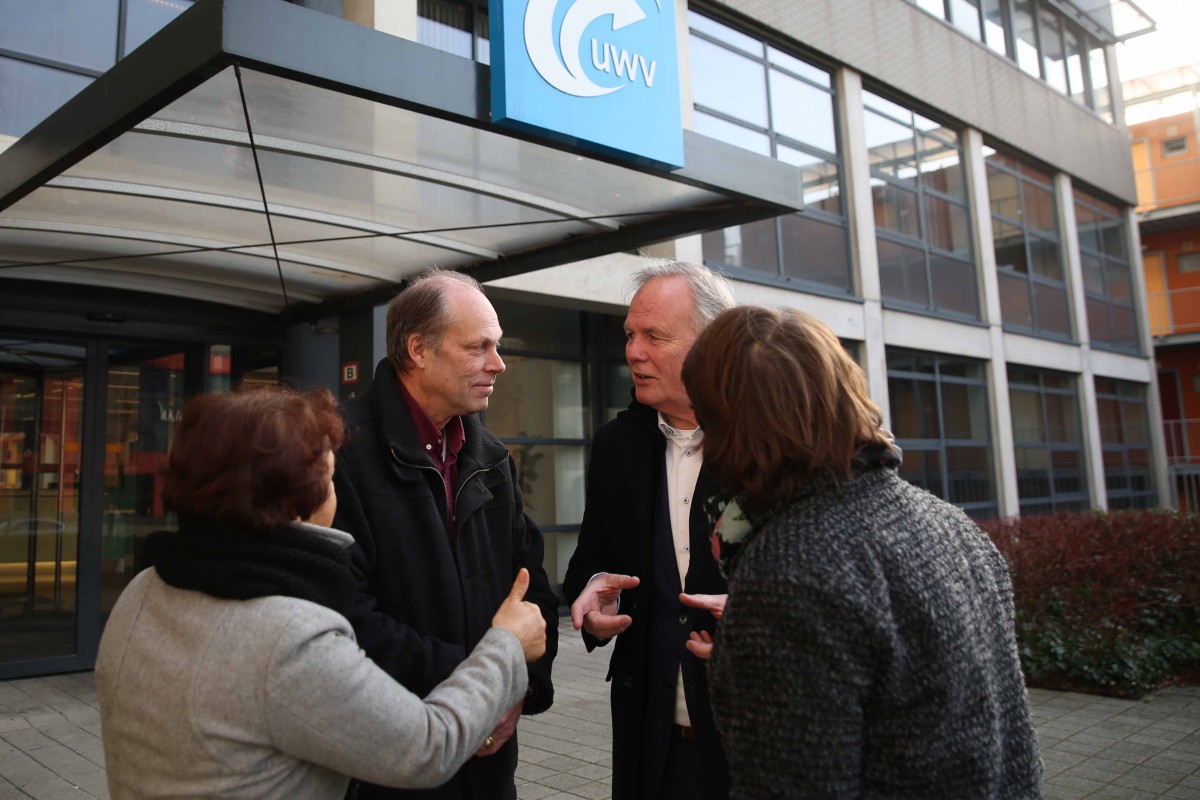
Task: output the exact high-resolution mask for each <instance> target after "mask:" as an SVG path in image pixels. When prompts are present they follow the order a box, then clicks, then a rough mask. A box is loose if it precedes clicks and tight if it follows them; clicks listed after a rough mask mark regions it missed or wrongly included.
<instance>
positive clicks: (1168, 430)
mask: <svg viewBox="0 0 1200 800" xmlns="http://www.w3.org/2000/svg"><path fill="white" fill-rule="evenodd" d="M1163 434H1164V436H1165V437H1166V445H1167V463H1168V464H1171V465H1176V464H1197V465H1200V419H1168V420H1164V421H1163Z"/></svg>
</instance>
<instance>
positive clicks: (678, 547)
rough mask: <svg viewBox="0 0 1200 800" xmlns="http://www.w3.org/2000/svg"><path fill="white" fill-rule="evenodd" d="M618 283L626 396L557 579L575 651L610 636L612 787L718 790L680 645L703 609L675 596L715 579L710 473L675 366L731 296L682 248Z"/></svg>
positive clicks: (622, 798)
mask: <svg viewBox="0 0 1200 800" xmlns="http://www.w3.org/2000/svg"><path fill="white" fill-rule="evenodd" d="M632 284H633V287H634V289H635V294H634V296H633V300H632V301H631V302H630V304H629V312H628V315H627V316H626V319H625V335H626V338H627V343H626V345H625V358H626V360H627V361H628V362H629V370H630V374H631V377H632V378H633V383H634V400H633V402H632V403H631V404H630V406H629V408H628V409H627V410H626V411H623V412H621V413H620V414H618V415H617V418H616V419H614V420H612V421H611V422H609V423H607V424H605V425H604V426H602V427H601V428H600V429H599V430H598V431H597V432H596V436H595V439H594V440H593V442H592V454H591V462H590V465H589V468H588V490H587V506H586V509H585V511H584V517H583V524H582V526H581V528H580V532H579V543H578V546H577V547H576V550H575V554H574V555H573V556H572V558H571V563H570V566H569V567H568V569H567V575H566V579H565V580H564V581H563V592H564V593H565V594H566V597H567V601H568V602H570V603H571V604H572V605H571V616H572V620H573V623H574V625H575V627H576V629H582V631H583V637H584V642H585V644H586V646H587V648H588V650H589V651H590V650H592V649H593V648H595V647H597V646H603V645H605V644H607V643H608V642H609V641H611V640H612V639H614V638H615V639H616V646H615V648H614V652H613V656H612V660H611V663H610V668H609V679H610V680H611V682H612V711H613V795H612V796H613V800H676V798H678V799H679V800H683V799H684V798H687V799H688V800H692V799H694V798H703V799H704V800H709V799H710V798H711V799H712V800H723V799H724V798H727V797H728V794H729V771H728V768H727V766H726V763H725V758H724V755H723V754H722V752H721V747H720V741H719V739H718V737H717V733H716V729H715V728H714V726H713V723H712V713H711V709H710V707H709V701H708V683H707V676H706V672H705V664H704V662H703V661H701V660H700V659H698V658H696V657H695V656H693V655H691V654H690V653H689V652H688V650H687V648H686V643H687V641H688V639H689V636H690V634H691V633H692V632H701V631H705V632H711V630H712V629H713V627H714V625H715V620H714V619H713V617H712V615H711V614H709V613H708V612H707V611H703V610H700V609H697V608H689V607H687V606H684V605H683V603H682V602H681V601H680V599H679V595H680V593H681V592H687V593H688V594H722V593H724V592H725V581H724V579H723V578H722V577H721V575H720V571H719V569H718V567H717V564H716V562H715V561H714V560H713V558H712V557H711V555H710V548H709V536H710V534H711V533H712V531H711V527H710V524H709V521H708V518H707V516H706V515H705V513H704V510H703V504H704V503H703V501H704V500H705V499H706V497H707V496H708V495H710V494H712V493H714V492H715V491H716V488H717V487H716V486H715V484H714V482H713V480H712V478H711V477H710V476H709V475H708V473H707V472H706V470H705V469H704V467H703V440H704V432H703V431H702V430H701V429H700V426H699V424H698V423H697V421H696V418H695V416H694V414H693V413H692V408H691V402H690V401H689V400H688V396H687V392H686V391H684V388H683V381H682V378H681V376H680V372H681V370H682V367H683V360H684V358H685V357H686V356H687V354H688V352H689V350H691V346H692V343H693V342H694V341H695V339H696V337H697V336H698V335H699V333H700V331H702V330H703V329H704V327H705V326H706V325H707V324H708V323H709V322H710V321H711V320H712V319H714V318H715V317H716V316H717V315H718V314H720V313H721V312H722V311H724V310H725V309H727V308H729V307H731V306H733V305H734V300H733V295H732V293H731V292H730V289H729V285H728V281H727V280H726V279H725V278H723V277H722V276H720V275H718V274H717V273H715V272H713V271H712V270H709V269H707V268H705V267H702V266H697V265H695V264H687V263H683V262H675V261H668V262H652V263H650V264H649V265H647V266H646V267H644V268H643V269H641V270H639V271H638V272H637V273H636V274H635V275H634V276H633V278H632ZM692 554H696V556H697V557H696V558H694V559H693V558H692Z"/></svg>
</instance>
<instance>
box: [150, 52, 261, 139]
mask: <svg viewBox="0 0 1200 800" xmlns="http://www.w3.org/2000/svg"><path fill="white" fill-rule="evenodd" d="M152 118H153V119H158V120H163V121H165V122H180V123H187V124H190V125H200V126H204V127H211V128H220V129H222V130H228V131H238V132H239V133H242V134H245V133H246V115H245V113H244V112H243V111H242V99H241V94H240V92H238V84H237V75H236V73H235V72H234V70H233V67H226V68H225V69H223V70H222V71H221V72H218V73H217V74H216V75H214V76H213V77H211V78H209V79H208V80H206V81H205V82H204V83H202V84H200V85H199V86H197V87H196V88H194V89H192V90H191V91H190V92H188V93H187V94H185V95H183V96H182V97H180V98H179V99H178V100H176V101H175V102H173V103H171V104H170V105H168V106H166V107H165V108H162V109H160V110H159V111H157V112H155V113H154V114H153V116H152Z"/></svg>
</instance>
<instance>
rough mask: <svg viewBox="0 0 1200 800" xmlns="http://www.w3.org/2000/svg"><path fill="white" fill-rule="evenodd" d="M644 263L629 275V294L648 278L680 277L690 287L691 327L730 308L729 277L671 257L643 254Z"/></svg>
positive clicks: (702, 326)
mask: <svg viewBox="0 0 1200 800" xmlns="http://www.w3.org/2000/svg"><path fill="white" fill-rule="evenodd" d="M645 261H646V263H645V264H644V265H643V266H642V268H641V269H639V270H638V271H637V272H635V273H633V274H632V275H630V276H629V279H628V281H627V283H626V285H627V286H628V287H629V289H628V291H629V293H630V296H631V297H633V296H636V295H637V293H638V292H640V291H641V290H642V287H643V286H645V285H646V284H647V283H649V282H650V281H652V280H654V279H656V278H683V279H684V280H686V281H687V284H688V286H689V287H690V288H691V290H692V327H693V328H695V329H696V333H699V332H700V331H702V330H704V329H705V328H707V327H708V323H710V322H712V321H713V320H714V319H716V318H717V317H718V316H719V315H720V313H721V312H722V311H725V310H726V309H730V308H733V307H734V306H735V305H737V301H735V300H734V299H733V290H732V289H731V288H730V286H731V283H730V280H729V277H728V276H726V275H725V274H724V273H722V272H718V271H716V270H712V269H709V268H708V267H703V266H700V265H699V264H692V263H691V262H688V261H672V260H671V259H667V258H646V259H645Z"/></svg>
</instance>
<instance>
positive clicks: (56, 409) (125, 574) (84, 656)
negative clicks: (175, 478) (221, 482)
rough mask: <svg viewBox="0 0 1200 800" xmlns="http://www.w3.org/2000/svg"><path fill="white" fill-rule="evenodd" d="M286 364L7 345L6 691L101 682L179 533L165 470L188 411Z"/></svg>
mask: <svg viewBox="0 0 1200 800" xmlns="http://www.w3.org/2000/svg"><path fill="white" fill-rule="evenodd" d="M279 355H280V353H279V351H278V350H271V349H268V348H263V347H257V346H254V347H245V346H242V345H229V344H211V343H209V344H198V343H187V344H184V343H180V342H162V341H159V342H140V343H129V342H116V341H101V340H97V339H85V338H83V337H81V338H79V339H77V340H74V341H70V340H64V341H53V340H51V339H49V338H46V339H38V338H34V337H21V336H20V335H19V334H17V335H4V334H0V679H5V678H16V677H24V676H28V675H41V674H49V673H53V672H68V671H71V670H79V669H90V668H91V666H92V664H93V663H94V662H95V657H96V647H97V645H98V643H99V641H100V633H101V631H102V629H103V627H104V621H105V620H106V619H107V618H108V614H109V612H110V611H111V610H112V607H113V605H114V604H115V603H116V601H117V598H118V597H119V596H120V594H121V592H122V591H123V590H124V589H125V587H126V586H128V585H129V582H130V581H131V580H133V577H134V576H135V575H136V574H137V573H138V572H139V571H140V570H141V569H143V568H144V567H145V566H146V563H145V558H144V552H143V551H144V547H143V544H144V542H145V540H146V537H147V536H148V535H149V534H150V533H152V532H153V531H156V530H162V529H170V528H173V527H174V526H175V519H174V515H173V514H170V513H168V512H167V510H166V509H165V508H163V505H162V499H161V494H162V492H161V480H162V479H161V470H162V467H163V466H164V465H165V464H166V460H167V453H168V452H169V450H170V447H171V443H172V442H173V441H174V438H175V428H176V426H177V424H178V422H179V413H180V409H181V408H182V406H183V403H184V399H185V398H186V397H189V396H191V395H193V394H196V393H198V392H202V391H227V390H229V389H230V388H231V387H234V386H237V385H238V384H240V383H244V382H245V383H275V382H277V381H278V379H279Z"/></svg>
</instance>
